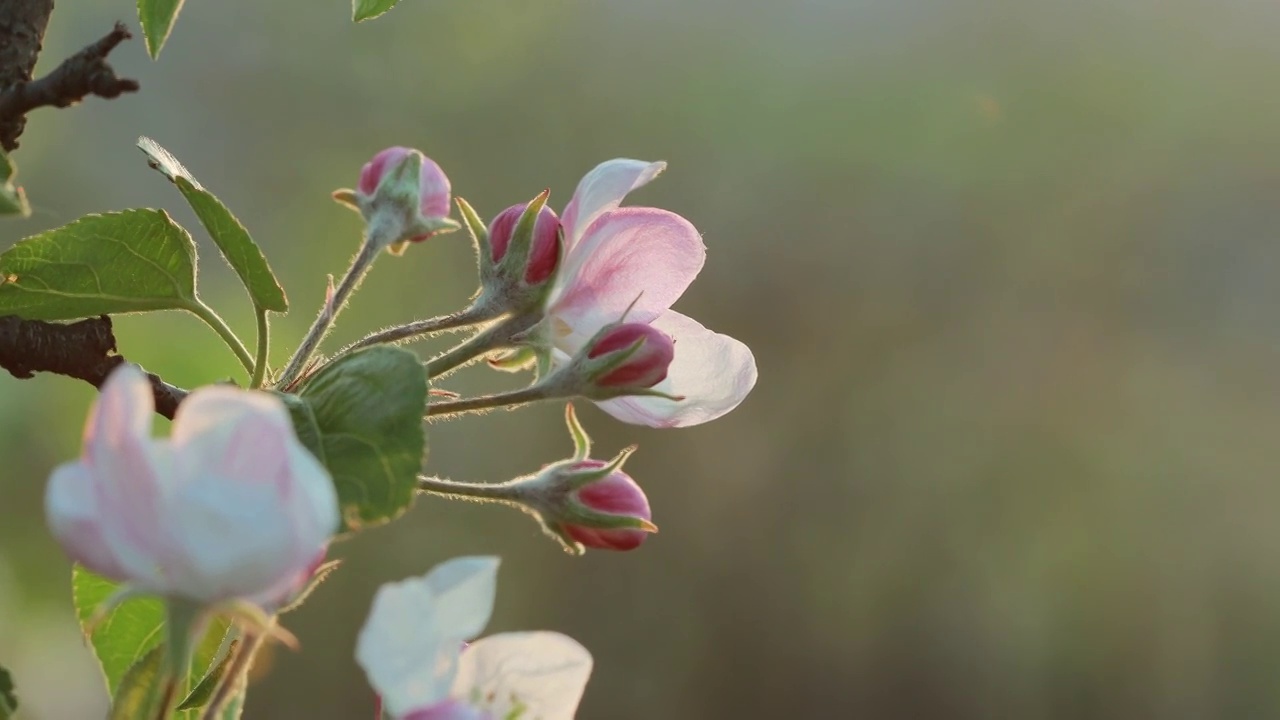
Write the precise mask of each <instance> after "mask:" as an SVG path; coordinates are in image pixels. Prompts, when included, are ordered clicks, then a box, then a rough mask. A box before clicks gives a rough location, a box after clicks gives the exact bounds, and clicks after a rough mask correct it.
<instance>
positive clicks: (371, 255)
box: [277, 234, 382, 387]
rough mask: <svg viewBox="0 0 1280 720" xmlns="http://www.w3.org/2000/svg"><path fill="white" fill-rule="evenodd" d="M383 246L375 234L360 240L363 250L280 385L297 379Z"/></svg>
mask: <svg viewBox="0 0 1280 720" xmlns="http://www.w3.org/2000/svg"><path fill="white" fill-rule="evenodd" d="M381 248H382V246H381V245H379V244H378V243H376V242H374V241H373V239H372V238H371V236H369V235H367V234H366V235H365V238H364V241H363V242H362V243H361V244H360V251H359V252H357V253H356V256H355V257H354V258H353V259H352V260H351V266H350V267H348V268H347V273H346V274H345V275H343V276H342V280H341V281H340V282H339V283H338V287H337V289H335V290H334V291H333V296H332V297H330V298H326V300H325V303H324V306H323V307H321V308H320V314H319V315H317V316H316V319H315V322H313V323H311V329H309V330H307V334H306V337H304V338H303V339H302V344H301V345H299V346H298V349H297V350H296V351H295V352H294V353H293V357H291V358H289V363H288V364H287V365H285V368H284V371H283V372H281V373H280V379H279V380H278V381H277V384H278V385H280V386H281V387H284V386H287V385H288V384H289V383H292V382H293V381H294V380H295V379H297V377H298V374H299V373H301V372H302V369H303V368H304V367H305V366H306V364H307V361H308V360H310V359H311V355H312V354H313V353H315V351H316V348H317V347H319V346H320V341H321V340H324V336H325V335H327V334H328V333H329V328H330V327H332V326H333V321H334V319H336V318H337V317H338V313H340V312H342V308H343V307H344V306H345V305H346V304H347V298H348V297H350V295H351V292H352V291H353V290H355V289H356V286H358V285H359V284H360V281H361V280H363V279H364V276H365V273H367V272H369V268H370V267H371V266H372V265H373V261H374V259H375V258H377V257H378V251H379V250H380V249H381Z"/></svg>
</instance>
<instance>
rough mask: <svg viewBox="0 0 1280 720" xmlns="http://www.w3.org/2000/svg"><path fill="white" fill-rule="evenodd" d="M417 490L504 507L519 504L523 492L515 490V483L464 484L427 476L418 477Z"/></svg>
mask: <svg viewBox="0 0 1280 720" xmlns="http://www.w3.org/2000/svg"><path fill="white" fill-rule="evenodd" d="M418 490H420V491H422V492H425V493H430V494H432V495H440V496H443V497H454V498H466V499H468V500H479V501H480V502H496V503H503V504H506V505H512V504H517V503H519V501H520V498H521V497H522V495H523V491H521V490H520V489H519V488H517V485H516V482H515V481H512V482H505V483H465V482H454V481H452V480H446V479H444V478H441V477H431V476H429V475H419V476H418Z"/></svg>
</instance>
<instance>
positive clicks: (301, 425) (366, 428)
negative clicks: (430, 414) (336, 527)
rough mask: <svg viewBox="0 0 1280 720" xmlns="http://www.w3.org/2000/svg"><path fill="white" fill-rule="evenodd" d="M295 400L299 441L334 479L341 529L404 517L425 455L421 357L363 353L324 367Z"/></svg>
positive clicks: (391, 351)
mask: <svg viewBox="0 0 1280 720" xmlns="http://www.w3.org/2000/svg"><path fill="white" fill-rule="evenodd" d="M298 397H299V398H300V400H301V401H302V402H301V403H298V402H295V401H290V402H289V407H290V412H291V413H292V415H293V418H294V423H295V427H296V428H298V437H299V439H300V440H301V441H302V442H303V444H304V445H307V446H308V447H311V448H316V450H314V451H315V452H316V456H317V457H319V458H320V459H321V461H322V462H323V463H324V464H325V466H326V467H327V468H328V469H329V472H330V473H331V474H332V475H333V481H334V485H335V486H336V487H337V490H338V500H339V502H340V503H341V504H342V512H343V522H344V524H345V527H346V529H348V530H356V529H359V528H361V527H363V526H367V525H370V524H378V523H382V522H386V521H389V520H392V519H394V518H396V517H397V516H399V515H400V513H402V512H404V511H405V509H407V508H408V507H409V505H410V504H411V503H412V502H413V494H414V488H415V487H416V486H417V477H418V473H419V472H420V471H421V469H422V462H423V456H424V454H425V452H426V432H425V430H424V429H423V426H422V418H423V416H424V415H425V413H426V407H427V377H426V373H425V372H423V369H422V364H421V362H420V361H419V360H418V357H417V356H416V355H414V354H413V353H411V352H408V351H407V350H401V349H399V348H392V347H372V348H368V349H366V350H361V351H358V352H355V353H352V354H351V355H348V356H346V357H344V358H341V359H339V360H337V361H336V362H334V363H333V364H331V365H328V366H326V367H324V368H323V369H321V370H320V371H319V372H317V373H316V374H315V375H314V376H312V377H311V378H310V379H308V380H307V382H306V385H304V386H303V388H302V390H301V391H300V392H299V394H298ZM300 406H301V407H300ZM307 411H309V413H310V417H308V412H307ZM312 423H314V428H315V430H312V428H311V425H312ZM317 438H318V440H317Z"/></svg>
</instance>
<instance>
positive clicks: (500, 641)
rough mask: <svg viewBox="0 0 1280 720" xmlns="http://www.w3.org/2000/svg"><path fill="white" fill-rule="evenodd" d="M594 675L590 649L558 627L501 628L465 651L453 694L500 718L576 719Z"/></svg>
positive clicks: (532, 719) (523, 719) (524, 719)
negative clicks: (533, 629) (551, 629)
mask: <svg viewBox="0 0 1280 720" xmlns="http://www.w3.org/2000/svg"><path fill="white" fill-rule="evenodd" d="M590 677H591V653H589V652H587V649H586V648H584V647H582V645H580V644H578V642H577V641H576V640H574V639H573V638H571V637H568V636H566V635H561V634H560V633H554V632H521V633H500V634H498V635H492V636H490V637H487V638H482V639H480V640H477V641H476V642H474V643H472V644H471V645H470V646H469V647H468V648H467V649H466V650H464V651H463V652H462V658H461V660H460V662H459V664H458V677H457V679H456V680H455V681H454V684H453V690H452V691H451V694H452V695H453V697H455V698H457V699H459V700H467V701H469V702H471V703H473V704H474V705H476V706H478V707H481V708H483V709H485V710H488V711H489V712H490V713H491V714H492V716H493V717H495V718H504V717H509V713H512V712H513V711H515V710H517V709H520V710H522V712H521V713H520V714H519V716H518V717H520V718H521V720H572V718H573V715H574V713H575V712H576V711H577V709H578V703H579V702H580V701H581V700H582V692H583V690H584V689H586V686H587V679H588V678H590Z"/></svg>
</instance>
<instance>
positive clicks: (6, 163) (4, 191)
mask: <svg viewBox="0 0 1280 720" xmlns="http://www.w3.org/2000/svg"><path fill="white" fill-rule="evenodd" d="M16 172H17V168H16V167H14V165H13V162H12V161H10V160H9V156H8V155H5V154H4V152H2V151H0V215H18V216H20V217H26V216H28V215H30V214H31V206H30V205H28V204H27V194H26V193H25V192H23V191H22V188H20V187H18V186H16V185H14V184H13V175H14V173H16Z"/></svg>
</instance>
